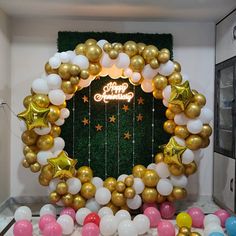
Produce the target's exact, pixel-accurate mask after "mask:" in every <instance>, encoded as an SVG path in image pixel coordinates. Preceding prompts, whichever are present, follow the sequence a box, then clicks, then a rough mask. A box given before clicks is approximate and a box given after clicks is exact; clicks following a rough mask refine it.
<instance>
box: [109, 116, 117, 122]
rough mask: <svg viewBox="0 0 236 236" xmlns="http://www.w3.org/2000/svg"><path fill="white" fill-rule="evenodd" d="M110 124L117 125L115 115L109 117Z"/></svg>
mask: <svg viewBox="0 0 236 236" xmlns="http://www.w3.org/2000/svg"><path fill="white" fill-rule="evenodd" d="M109 122H110V123H115V122H116V117H115V116H114V115H112V116H110V117H109Z"/></svg>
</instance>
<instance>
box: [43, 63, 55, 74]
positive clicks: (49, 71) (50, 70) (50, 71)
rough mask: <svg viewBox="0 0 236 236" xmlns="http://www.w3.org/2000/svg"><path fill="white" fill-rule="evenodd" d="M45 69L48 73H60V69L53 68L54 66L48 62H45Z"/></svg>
mask: <svg viewBox="0 0 236 236" xmlns="http://www.w3.org/2000/svg"><path fill="white" fill-rule="evenodd" d="M44 69H45V72H46V73H47V74H48V75H50V74H57V73H58V69H52V67H51V66H50V64H49V63H48V62H47V63H46V64H45V66H44Z"/></svg>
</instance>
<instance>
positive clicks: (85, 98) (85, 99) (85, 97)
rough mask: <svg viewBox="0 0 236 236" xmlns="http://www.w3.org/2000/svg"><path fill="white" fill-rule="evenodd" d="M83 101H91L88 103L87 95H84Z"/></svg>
mask: <svg viewBox="0 0 236 236" xmlns="http://www.w3.org/2000/svg"><path fill="white" fill-rule="evenodd" d="M82 100H83V102H84V103H86V102H89V101H88V97H87V96H86V95H84V96H83V97H82Z"/></svg>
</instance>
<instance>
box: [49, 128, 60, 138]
mask: <svg viewBox="0 0 236 236" xmlns="http://www.w3.org/2000/svg"><path fill="white" fill-rule="evenodd" d="M60 134H61V127H60V126H57V125H52V127H51V131H50V135H51V136H52V137H53V138H56V137H59V136H60Z"/></svg>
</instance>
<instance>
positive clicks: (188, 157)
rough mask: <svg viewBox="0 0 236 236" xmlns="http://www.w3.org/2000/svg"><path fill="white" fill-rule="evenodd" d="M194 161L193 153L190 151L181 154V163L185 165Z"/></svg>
mask: <svg viewBox="0 0 236 236" xmlns="http://www.w3.org/2000/svg"><path fill="white" fill-rule="evenodd" d="M193 160H194V153H193V151H192V150H190V149H186V150H185V151H184V153H183V154H182V163H183V164H185V165H187V164H189V163H191V162H192V161H193Z"/></svg>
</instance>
